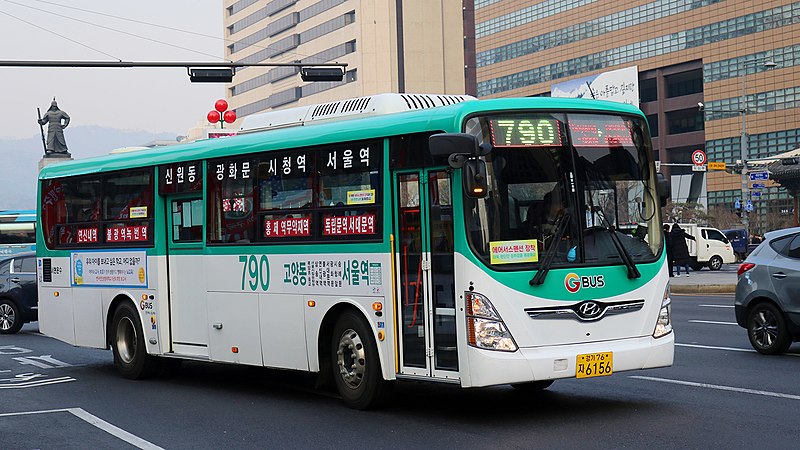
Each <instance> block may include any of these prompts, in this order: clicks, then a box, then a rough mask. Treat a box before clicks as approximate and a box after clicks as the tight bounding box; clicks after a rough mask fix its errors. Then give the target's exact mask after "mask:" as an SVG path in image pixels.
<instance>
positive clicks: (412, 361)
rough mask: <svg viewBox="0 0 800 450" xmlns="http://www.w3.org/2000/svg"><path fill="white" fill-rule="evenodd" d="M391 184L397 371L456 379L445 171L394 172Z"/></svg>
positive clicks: (449, 205) (449, 208) (450, 217)
mask: <svg viewBox="0 0 800 450" xmlns="http://www.w3.org/2000/svg"><path fill="white" fill-rule="evenodd" d="M394 184H395V196H396V198H395V204H396V205H397V206H398V208H397V209H396V217H395V228H394V229H395V236H396V237H395V251H396V253H395V255H396V261H395V264H396V266H395V267H397V268H398V270H397V289H398V291H399V292H397V296H396V298H397V299H398V305H397V311H398V317H397V321H398V323H397V330H398V332H397V334H398V338H399V344H400V345H399V349H400V373H401V374H406V375H418V376H429V377H435V378H443V379H458V352H457V348H456V326H455V311H456V309H455V289H454V258H453V203H452V192H451V179H450V174H449V173H448V172H447V171H446V170H445V169H443V168H442V169H425V170H417V171H404V172H397V173H395V176H394Z"/></svg>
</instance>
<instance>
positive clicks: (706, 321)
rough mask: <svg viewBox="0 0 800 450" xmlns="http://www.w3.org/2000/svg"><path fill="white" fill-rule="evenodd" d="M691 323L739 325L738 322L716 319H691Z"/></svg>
mask: <svg viewBox="0 0 800 450" xmlns="http://www.w3.org/2000/svg"><path fill="white" fill-rule="evenodd" d="M689 322H690V323H708V324H711V325H737V326H738V325H739V324H738V323H736V322H718V321H716V320H689Z"/></svg>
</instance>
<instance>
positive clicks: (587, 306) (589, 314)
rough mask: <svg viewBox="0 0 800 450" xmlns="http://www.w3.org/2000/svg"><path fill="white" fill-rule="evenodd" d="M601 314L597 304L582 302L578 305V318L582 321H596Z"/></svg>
mask: <svg viewBox="0 0 800 450" xmlns="http://www.w3.org/2000/svg"><path fill="white" fill-rule="evenodd" d="M602 312H603V308H602V307H601V306H600V304H599V303H597V302H594V301H588V302H583V303H581V304H579V305H578V311H577V313H578V316H580V318H582V319H596V318H598V317H599V316H600V314H601V313H602Z"/></svg>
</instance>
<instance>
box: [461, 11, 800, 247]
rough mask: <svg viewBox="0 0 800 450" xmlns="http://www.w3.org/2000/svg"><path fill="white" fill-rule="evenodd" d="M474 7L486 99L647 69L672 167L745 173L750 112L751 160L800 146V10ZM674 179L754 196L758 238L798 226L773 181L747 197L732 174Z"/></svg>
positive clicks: (659, 138) (704, 189) (661, 151)
mask: <svg viewBox="0 0 800 450" xmlns="http://www.w3.org/2000/svg"><path fill="white" fill-rule="evenodd" d="M474 8H475V9H474V15H475V27H474V38H475V60H474V64H475V67H476V69H475V80H474V86H475V92H474V93H475V94H477V95H478V96H480V97H507V96H530V95H550V94H551V88H552V87H553V85H557V84H563V83H565V82H568V81H575V80H584V79H587V80H588V79H590V78H587V77H594V76H596V75H598V74H602V73H605V72H609V71H613V70H615V69H621V68H630V67H636V73H638V76H637V77H635V79H634V80H633V82H637V83H638V90H639V107H640V108H641V109H642V110H643V111H644V112H645V114H647V116H648V119H649V122H650V126H651V129H652V132H653V135H654V136H655V139H654V146H655V151H656V156H657V158H658V159H660V161H661V162H663V163H678V164H688V163H690V162H691V155H692V153H693V152H694V151H695V150H698V149H700V150H705V152H706V154H707V159H708V161H712V162H725V163H727V165H728V166H731V165H733V164H735V162H736V161H737V160H739V159H741V155H742V147H741V142H742V139H741V134H742V132H743V120H742V112H743V113H744V118H745V119H746V122H745V124H746V129H745V130H744V131H746V138H747V139H746V142H747V147H746V148H747V159H748V160H752V159H757V158H763V157H768V156H772V155H776V154H780V153H782V152H785V151H788V150H792V149H795V148H797V147H800V120H798V119H800V109H798V106H800V71H798V70H797V69H796V67H795V64H796V62H798V61H800V56H798V55H800V3H798V2H791V1H787V0H774V1H770V0H763V1H757V2H753V1H746V0H691V1H689V0H632V1H628V2H618V1H615V0H572V1H564V0H545V1H523V0H474ZM470 33H471V30H467V34H468V35H469V34H470ZM773 63H775V64H773ZM468 65H470V64H469V63H468ZM467 73H469V72H467ZM470 82H471V80H469V79H468V80H467V85H468V86H469V85H470ZM467 93H471V92H467ZM701 102H702V103H703V104H704V105H705V108H704V111H700V109H699V108H698V103H701ZM662 172H670V173H671V174H672V175H682V174H684V175H685V176H682V177H673V180H674V181H673V185H674V186H673V193H677V194H678V199H679V200H683V201H686V200H689V201H697V202H700V203H703V204H707V205H708V206H709V207H714V206H722V207H725V208H733V207H734V204H735V200H736V199H737V198H740V197H741V196H742V194H743V193H745V194H748V195H754V196H753V197H752V202H753V205H754V211H753V212H752V213H751V214H750V219H751V222H752V229H753V231H755V232H763V231H764V230H767V229H774V228H779V227H781V226H785V224H786V223H790V222H791V220H792V217H791V216H792V208H793V202H792V201H791V199H790V196H789V193H788V192H786V190H785V189H782V188H778V187H777V186H774V185H772V182H770V181H767V182H765V183H763V184H766V185H767V186H766V187H765V188H760V187H756V188H753V189H749V186H746V187H745V189H742V177H741V176H739V175H736V174H728V173H725V172H722V171H713V172H708V173H707V174H706V173H697V174H695V175H694V176H692V175H691V174H692V172H691V167H689V166H685V167H684V166H667V165H665V166H664V169H663V170H662ZM675 183H677V186H676V185H675ZM748 191H749V192H748ZM751 193H752V194H751ZM759 194H760V196H756V195H759ZM745 202H746V199H744V198H740V203H741V204H745ZM795 220H796V219H795Z"/></svg>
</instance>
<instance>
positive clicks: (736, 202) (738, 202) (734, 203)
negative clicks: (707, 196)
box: [733, 198, 742, 209]
mask: <svg viewBox="0 0 800 450" xmlns="http://www.w3.org/2000/svg"><path fill="white" fill-rule="evenodd" d="M733 207H734V208H736V209H739V208H741V207H742V203H741V202H740V201H739V199H738V198H737V199H736V201H735V202H733Z"/></svg>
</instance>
